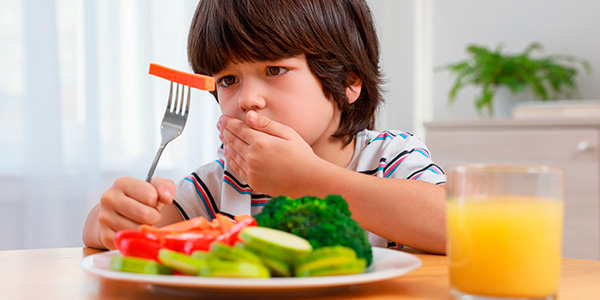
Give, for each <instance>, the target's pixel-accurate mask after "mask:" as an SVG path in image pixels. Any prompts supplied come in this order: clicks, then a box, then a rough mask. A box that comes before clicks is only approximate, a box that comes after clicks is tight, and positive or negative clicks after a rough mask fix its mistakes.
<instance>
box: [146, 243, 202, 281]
mask: <svg viewBox="0 0 600 300" xmlns="http://www.w3.org/2000/svg"><path fill="white" fill-rule="evenodd" d="M158 260H159V261H160V262H161V263H162V264H164V265H165V266H168V267H171V268H173V269H175V270H177V271H179V272H181V273H183V274H187V275H197V274H198V273H199V272H200V271H201V270H203V269H207V268H208V262H207V261H205V260H201V259H196V258H193V257H191V256H189V255H186V254H183V253H180V252H177V251H173V250H169V249H164V248H163V249H161V250H160V251H159V252H158ZM203 272H204V271H203Z"/></svg>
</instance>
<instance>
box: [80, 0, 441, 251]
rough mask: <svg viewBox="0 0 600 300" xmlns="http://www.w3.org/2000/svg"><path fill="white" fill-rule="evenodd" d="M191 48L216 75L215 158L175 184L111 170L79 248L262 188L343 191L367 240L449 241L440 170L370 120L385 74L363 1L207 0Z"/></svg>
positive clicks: (248, 200) (105, 243)
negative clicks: (217, 139) (110, 180)
mask: <svg viewBox="0 0 600 300" xmlns="http://www.w3.org/2000/svg"><path fill="white" fill-rule="evenodd" d="M188 58H189V61H190V63H191V65H192V68H193V70H194V72H196V73H201V74H208V75H211V76H213V77H214V78H215V80H216V82H217V90H216V93H215V96H216V97H217V101H218V102H219V105H220V107H221V111H222V114H223V115H222V116H221V118H220V119H219V122H218V124H217V128H218V130H219V131H220V135H219V137H220V139H221V141H222V142H223V146H222V147H221V149H219V152H218V157H219V159H218V160H216V161H215V162H213V163H209V164H207V165H205V166H201V167H200V168H198V169H197V170H196V171H194V172H193V173H192V174H191V175H190V176H188V177H186V178H184V179H183V180H182V181H180V182H179V184H178V185H177V187H176V186H175V184H174V183H173V182H172V181H170V180H167V179H162V178H154V179H153V181H152V184H149V183H146V182H144V181H142V180H138V179H134V178H120V179H118V180H116V181H115V184H114V185H113V187H111V188H110V189H109V190H108V191H107V192H106V193H104V195H103V196H102V198H101V201H100V204H98V205H97V206H96V207H95V208H94V209H93V210H92V212H90V215H89V216H88V220H87V222H86V226H85V228H84V234H83V238H84V243H85V244H86V245H87V246H91V247H97V248H108V249H113V248H114V242H113V235H114V232H115V231H117V230H120V229H135V228H138V227H139V225H140V224H157V225H158V226H161V225H165V224H169V223H173V222H176V221H180V220H182V219H184V218H190V217H195V216H204V217H206V218H208V219H212V217H214V214H215V213H217V212H221V213H224V214H230V215H238V214H244V213H251V214H256V213H258V212H259V211H260V210H261V208H262V206H261V205H264V203H265V202H266V201H267V200H268V199H269V198H270V196H277V195H288V196H290V197H299V196H303V195H312V196H318V197H325V196H327V195H328V194H339V195H341V196H342V197H344V198H345V199H346V201H347V202H348V206H349V208H350V210H351V212H352V217H353V218H354V219H355V220H357V221H358V222H359V223H360V224H361V225H362V226H363V227H364V228H365V229H366V230H367V231H369V232H370V233H369V239H370V241H371V244H372V245H374V246H383V247H385V246H388V245H389V243H392V241H393V242H398V243H400V244H403V245H407V246H410V247H413V248H417V249H420V250H424V251H429V252H435V253H444V252H445V212H444V210H445V203H444V198H445V191H444V188H443V186H441V185H442V184H443V183H444V182H445V176H444V174H443V172H442V171H441V170H440V169H439V168H438V167H437V166H436V165H435V164H433V162H432V161H431V159H430V157H429V152H428V151H427V149H426V147H425V145H424V144H423V143H422V142H421V141H420V140H418V139H417V138H415V137H413V136H412V135H411V134H408V133H404V132H392V131H385V132H375V131H372V129H373V127H374V123H375V113H376V109H377V107H378V106H379V104H380V103H381V102H382V99H381V97H382V96H381V87H380V83H381V74H380V71H379V66H378V63H379V45H378V40H377V35H376V32H375V29H374V25H373V21H372V19H371V13H370V10H369V8H368V7H367V5H366V3H365V2H364V1H363V0H343V1H342V0H280V1H275V0H261V1H258V0H243V1H239V0H236V1H233V0H229V1H224V0H203V1H201V2H200V3H199V5H198V8H197V10H196V13H195V16H194V18H193V21H192V25H191V28H190V33H189V40H188ZM173 199H175V200H173Z"/></svg>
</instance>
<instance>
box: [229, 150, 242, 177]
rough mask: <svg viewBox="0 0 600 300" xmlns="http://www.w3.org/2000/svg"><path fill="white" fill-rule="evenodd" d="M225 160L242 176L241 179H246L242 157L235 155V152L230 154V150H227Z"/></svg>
mask: <svg viewBox="0 0 600 300" xmlns="http://www.w3.org/2000/svg"><path fill="white" fill-rule="evenodd" d="M234 153H235V152H234ZM225 160H226V161H227V164H228V165H229V167H230V168H231V169H232V170H233V171H235V172H236V173H237V174H238V175H240V176H242V179H244V180H246V174H247V172H246V169H245V164H246V161H245V160H244V159H243V158H242V157H240V156H236V155H235V154H231V153H230V151H227V152H226V154H225Z"/></svg>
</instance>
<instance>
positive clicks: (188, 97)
mask: <svg viewBox="0 0 600 300" xmlns="http://www.w3.org/2000/svg"><path fill="white" fill-rule="evenodd" d="M191 94H192V88H191V87H189V86H188V96H187V101H186V102H185V113H184V114H183V115H184V116H186V115H187V114H188V113H189V112H190V96H191Z"/></svg>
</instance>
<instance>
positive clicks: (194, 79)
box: [148, 64, 215, 91]
mask: <svg viewBox="0 0 600 300" xmlns="http://www.w3.org/2000/svg"><path fill="white" fill-rule="evenodd" d="M148 73H150V74H151V75H155V76H158V77H161V78H164V79H167V80H170V81H174V82H177V83H181V84H184V85H187V86H191V87H193V88H197V89H200V90H205V91H214V90H215V79H214V78H212V77H210V76H206V75H200V74H191V73H186V72H182V71H178V70H175V69H171V68H167V67H163V66H161V65H157V64H150V71H148Z"/></svg>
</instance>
